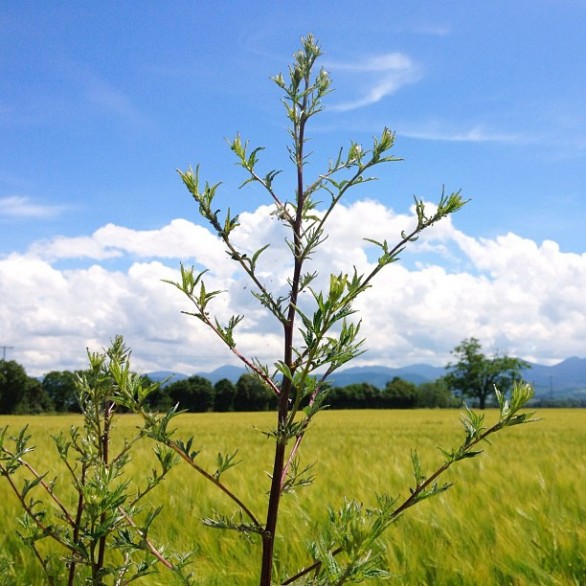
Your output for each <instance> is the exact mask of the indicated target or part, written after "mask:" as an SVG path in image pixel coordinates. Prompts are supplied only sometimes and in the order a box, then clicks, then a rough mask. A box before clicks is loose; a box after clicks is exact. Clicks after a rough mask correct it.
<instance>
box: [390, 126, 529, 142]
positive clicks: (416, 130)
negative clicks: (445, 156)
mask: <svg viewBox="0 0 586 586" xmlns="http://www.w3.org/2000/svg"><path fill="white" fill-rule="evenodd" d="M396 132H397V134H398V135H399V136H404V137H405V138H416V139H419V140H433V141H448V142H522V141H523V138H522V137H521V136H520V135H518V134H513V133H507V132H499V131H493V130H490V129H488V128H486V127H485V126H482V125H477V126H471V127H469V128H460V129H455V128H450V127H447V126H443V125H441V124H438V123H433V124H429V125H427V126H419V127H417V126H415V127H409V126H406V127H405V128H402V129H399V128H398V129H397V130H396Z"/></svg>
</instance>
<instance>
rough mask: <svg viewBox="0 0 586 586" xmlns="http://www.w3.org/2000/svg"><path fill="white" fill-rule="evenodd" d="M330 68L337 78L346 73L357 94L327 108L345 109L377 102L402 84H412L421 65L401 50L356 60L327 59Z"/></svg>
mask: <svg viewBox="0 0 586 586" xmlns="http://www.w3.org/2000/svg"><path fill="white" fill-rule="evenodd" d="M328 68H330V69H331V70H332V71H333V72H334V73H335V74H336V80H337V81H338V79H339V77H338V74H339V75H340V77H342V76H347V77H349V78H350V79H351V81H352V86H353V87H354V88H359V96H358V97H356V98H354V99H352V100H348V101H345V102H341V103H338V104H333V105H331V106H330V109H331V110H337V111H339V112H346V111H349V110H356V109H358V108H363V107H365V106H370V105H371V104H375V103H376V102H380V100H382V99H383V98H385V97H386V96H390V95H392V94H394V93H396V92H397V91H398V90H399V89H400V88H402V87H403V86H405V85H407V84H410V83H415V82H416V81H418V80H419V79H420V78H421V68H420V67H419V65H417V64H416V63H415V62H414V61H413V60H412V59H411V58H410V57H409V56H407V55H404V54H403V53H387V54H384V55H374V56H372V57H369V58H367V59H364V60H362V61H356V62H329V63H328Z"/></svg>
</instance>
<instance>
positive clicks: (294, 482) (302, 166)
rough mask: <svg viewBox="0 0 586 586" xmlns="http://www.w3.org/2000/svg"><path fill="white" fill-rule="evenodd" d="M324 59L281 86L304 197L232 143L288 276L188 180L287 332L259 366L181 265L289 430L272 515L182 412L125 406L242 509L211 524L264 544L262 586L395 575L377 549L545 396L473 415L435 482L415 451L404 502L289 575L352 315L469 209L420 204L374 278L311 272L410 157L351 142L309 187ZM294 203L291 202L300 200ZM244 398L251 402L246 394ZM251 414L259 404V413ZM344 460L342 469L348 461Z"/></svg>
mask: <svg viewBox="0 0 586 586" xmlns="http://www.w3.org/2000/svg"><path fill="white" fill-rule="evenodd" d="M320 55H321V50H320V48H319V46H318V45H317V43H316V42H315V40H314V39H313V37H312V36H311V35H310V36H308V37H307V38H306V39H303V40H302V46H301V50H299V51H298V52H297V53H295V55H294V61H293V64H292V65H291V66H290V67H289V75H288V76H287V79H286V78H285V77H284V76H282V75H277V76H276V77H275V78H274V81H275V82H276V84H277V86H278V87H279V88H280V90H281V92H282V93H283V97H282V102H283V105H284V106H285V112H286V116H287V118H288V120H289V123H290V128H289V136H290V138H291V142H290V144H289V147H288V149H289V156H290V160H291V161H292V163H293V166H294V185H293V188H292V189H291V188H282V187H281V186H280V185H277V183H278V181H277V180H276V179H277V178H278V177H279V174H280V171H279V170H276V169H273V170H270V168H269V169H268V170H267V169H261V167H262V165H261V164H260V153H261V152H262V148H260V147H259V148H254V147H249V144H248V142H247V141H243V140H242V139H241V138H240V136H239V135H237V136H236V138H235V139H234V140H232V141H231V142H230V147H231V149H232V151H233V153H234V154H235V156H236V159H237V163H238V164H239V165H240V166H241V167H242V168H243V169H244V172H245V179H244V184H255V185H256V186H258V187H259V188H260V189H262V190H263V191H264V192H266V194H267V195H268V198H269V199H270V200H271V202H272V204H273V209H272V214H273V218H274V219H275V220H276V221H279V222H280V223H281V224H282V225H283V229H284V231H285V232H286V234H287V235H286V236H285V241H286V244H287V245H288V246H287V248H286V249H285V250H286V251H287V252H286V253H285V254H284V255H283V256H282V257H281V261H280V262H281V263H282V264H281V266H279V267H278V268H279V273H280V274H283V273H285V272H286V273H287V275H288V276H286V277H284V278H283V279H282V280H280V281H279V282H277V279H276V278H274V277H276V273H275V271H274V267H275V265H274V263H273V262H272V261H271V267H272V270H271V271H267V270H266V269H267V265H266V264H265V257H264V256H263V252H265V251H266V250H267V248H269V244H265V245H264V246H261V247H260V248H259V249H257V250H254V249H251V248H250V247H248V246H247V244H248V241H247V240H246V239H238V238H234V231H235V230H236V231H238V226H239V219H238V216H237V215H234V214H233V213H232V211H231V210H230V209H228V210H226V211H225V212H222V211H221V210H219V209H218V203H217V200H215V197H216V195H217V192H218V189H219V186H220V183H209V182H204V181H200V174H199V168H198V167H196V169H195V170H193V169H189V170H187V171H185V172H180V176H181V179H182V180H183V182H184V184H185V186H186V187H187V189H188V191H189V193H190V195H191V197H192V198H193V199H194V200H195V202H196V204H197V205H198V208H199V213H200V215H201V216H202V218H203V219H205V220H206V221H207V222H208V223H209V225H210V226H211V228H212V230H213V231H214V233H215V234H216V235H217V237H218V238H219V239H220V240H221V241H222V243H223V245H224V246H225V249H226V252H227V253H228V258H230V259H231V262H235V263H237V264H238V265H239V268H240V269H241V271H242V272H243V273H244V275H245V276H246V277H247V279H249V283H250V290H251V292H252V294H253V296H254V297H255V298H256V300H257V301H258V302H259V304H260V307H261V308H263V309H264V310H266V311H267V317H268V318H269V319H273V321H274V324H275V326H277V327H279V328H280V331H281V333H282V347H281V351H280V353H279V356H275V357H274V360H271V361H269V362H268V363H267V362H263V361H261V360H260V359H258V358H257V357H255V356H250V355H247V354H245V353H243V350H242V347H241V346H239V345H238V343H239V332H238V325H239V323H240V322H241V321H242V320H243V319H244V317H243V316H242V315H232V316H231V317H226V318H225V319H224V320H223V321H222V320H220V319H219V316H217V315H216V314H215V313H214V311H213V305H214V300H215V298H216V297H218V296H219V295H220V294H221V291H219V290H214V289H213V288H211V287H210V286H209V285H210V283H209V281H208V280H207V276H206V270H203V271H201V272H198V271H196V270H195V268H191V269H190V268H188V267H185V266H181V268H180V274H179V277H178V279H177V280H176V281H174V282H171V284H172V285H174V286H175V287H176V288H177V289H178V290H180V291H181V292H182V293H183V294H184V295H185V296H186V298H187V299H188V301H189V304H190V311H189V312H185V313H187V314H189V315H191V316H192V317H193V318H195V319H196V320H198V322H199V323H200V324H204V325H205V326H206V327H208V328H209V329H210V330H211V331H212V332H214V333H215V334H216V335H217V336H218V337H219V338H220V339H221V340H222V341H223V342H224V343H225V345H226V347H227V348H228V349H229V351H231V352H232V353H233V354H234V356H236V357H237V358H238V359H239V360H240V361H242V363H243V364H244V366H245V367H246V368H247V369H248V372H249V374H248V376H249V377H252V380H255V381H256V383H258V384H259V385H260V386H261V387H262V388H263V389H264V390H265V392H267V393H272V395H273V400H274V401H276V404H277V406H276V413H275V415H276V417H275V419H276V421H275V423H274V426H273V427H272V428H270V429H268V430H266V431H265V433H266V435H267V437H268V438H270V439H271V440H272V442H273V449H274V455H273V458H272V466H271V468H270V470H269V473H268V475H267V476H268V486H262V481H261V480H259V489H260V490H261V491H262V492H263V493H268V495H269V496H268V499H267V501H266V509H263V510H262V511H261V512H260V513H259V512H258V511H257V510H256V507H255V506H252V504H251V503H248V504H247V503H245V502H244V501H243V500H242V499H241V498H240V497H239V496H238V494H237V490H236V489H235V488H234V487H232V486H231V482H230V479H229V478H228V479H225V477H224V473H225V472H227V471H228V470H229V468H231V467H232V466H234V465H235V464H236V461H235V452H233V453H227V454H222V453H219V454H218V456H217V459H216V467H215V470H214V468H210V469H206V468H204V467H203V466H204V465H203V464H200V463H199V461H198V460H197V454H198V453H199V451H198V450H197V449H194V446H193V442H194V438H193V437H190V438H189V439H187V440H180V439H179V438H178V437H177V436H176V435H175V434H174V432H173V430H172V429H171V428H170V427H169V423H170V421H171V420H172V418H173V417H175V416H176V415H177V413H176V412H174V411H170V412H168V413H167V414H164V415H161V414H156V413H152V412H149V411H148V410H147V409H145V404H144V401H142V400H141V399H140V398H137V396H136V395H134V394H131V393H128V394H127V396H126V404H127V405H128V406H130V407H132V408H133V410H134V411H135V412H137V413H139V414H140V415H141V416H142V417H143V420H144V429H143V434H144V435H147V436H149V437H152V438H153V439H155V440H157V441H158V442H161V443H163V444H165V445H166V446H167V447H169V448H170V449H172V450H173V451H174V452H175V453H177V454H178V455H179V456H180V457H181V460H182V461H184V462H186V463H187V465H189V466H190V467H191V468H192V469H193V470H194V471H196V472H197V473H198V474H200V475H202V476H203V477H204V478H205V479H206V480H207V481H209V482H211V483H213V484H214V485H215V486H216V487H217V488H218V489H219V490H220V491H221V492H222V493H223V495H224V496H225V497H226V498H228V499H230V500H231V502H232V503H233V505H234V506H235V507H236V508H237V510H236V511H235V512H234V513H233V514H229V515H226V514H223V513H219V512H217V513H215V514H213V515H211V516H210V517H206V518H205V519H204V523H205V525H206V526H209V527H214V528H216V529H230V530H234V531H238V532H243V533H245V534H247V536H249V537H252V538H254V537H255V536H257V537H258V539H259V540H260V542H261V543H260V545H261V560H260V577H259V578H260V580H259V584H260V585H261V586H270V585H271V584H275V583H277V582H278V583H280V584H283V585H286V584H293V583H298V584H300V583H305V584H309V583H311V584H314V585H315V586H318V585H321V586H325V585H329V584H337V585H341V584H345V583H358V582H361V581H364V580H365V579H368V578H377V577H382V576H388V573H387V572H385V571H384V570H383V569H382V568H381V564H382V563H383V559H382V553H381V551H380V548H379V547H378V546H377V542H378V539H379V537H380V536H381V534H382V533H383V532H384V531H385V530H386V529H387V528H388V527H390V526H391V525H392V524H393V523H394V522H395V521H396V520H397V519H398V518H399V517H401V516H402V514H403V513H404V512H405V511H406V510H407V509H409V508H410V507H412V506H414V505H415V504H417V503H418V502H421V501H422V500H425V499H428V498H430V497H433V496H436V495H438V494H440V493H442V492H443V491H444V490H446V489H447V488H448V487H449V485H447V484H445V485H441V484H439V482H438V478H439V477H440V476H441V475H442V474H443V473H444V472H445V471H446V470H447V469H448V468H450V467H451V466H452V464H454V463H455V462H458V461H460V460H463V459H468V458H471V457H474V456H476V455H478V454H479V453H480V452H479V451H478V450H477V449H475V448H476V446H477V444H478V443H479V442H482V441H484V440H485V439H486V438H487V437H488V436H489V435H491V434H493V433H495V432H497V431H500V430H501V429H504V428H505V427H509V426H511V425H517V424H520V423H524V422H525V421H527V419H528V415H527V414H521V413H519V410H520V409H521V407H522V406H523V405H524V404H525V403H526V402H527V400H528V399H529V398H530V397H531V393H532V391H531V389H530V388H529V387H526V386H521V387H518V388H516V389H515V391H514V392H513V394H512V397H511V401H510V402H508V401H505V400H504V398H503V397H502V395H499V396H498V400H499V404H500V406H501V411H500V417H499V420H498V422H497V423H496V424H494V425H492V426H488V425H485V424H484V421H483V417H482V415H478V414H476V413H474V412H471V411H468V412H466V413H465V414H464V415H463V417H462V423H463V425H464V429H465V438H464V440H463V441H462V443H461V445H459V447H457V448H456V449H452V450H444V451H443V452H442V454H443V458H444V460H443V463H442V464H441V465H439V466H438V467H437V468H436V469H435V471H423V470H422V466H421V464H420V462H419V459H418V458H417V455H416V454H415V453H413V454H412V458H411V460H412V467H413V479H414V480H413V484H412V486H411V487H409V492H408V496H406V498H405V499H396V498H393V497H391V496H389V495H388V494H386V493H383V494H380V495H376V496H375V497H374V498H375V503H376V504H375V505H374V507H368V506H365V505H364V504H363V502H364V501H363V498H362V496H363V495H359V496H358V497H357V498H356V499H355V500H348V501H346V502H345V503H344V504H343V505H342V507H341V508H340V509H339V510H333V509H329V510H328V518H329V521H328V523H326V524H325V525H324V527H320V528H319V531H316V539H315V541H314V542H313V543H312V544H311V545H310V551H311V559H310V560H309V561H308V565H306V566H305V567H304V568H302V569H301V570H298V571H296V572H295V573H293V574H291V573H290V572H288V571H287V569H286V568H284V567H282V566H281V564H280V560H279V557H278V555H275V554H276V552H275V547H283V548H285V549H286V548H287V545H288V541H287V539H288V537H287V536H283V537H281V536H280V533H281V529H282V528H281V527H279V526H278V518H279V511H280V506H281V500H282V498H286V495H287V494H289V493H292V492H295V491H296V490H297V489H300V488H301V487H304V486H307V485H308V484H311V481H312V478H313V475H312V474H311V464H309V465H307V464H304V463H303V462H302V461H301V451H302V447H304V444H303V440H304V438H305V434H306V432H307V431H308V430H310V429H311V428H312V423H313V420H314V418H315V416H316V415H317V414H318V413H319V412H320V411H321V410H322V408H323V407H324V405H327V390H328V379H329V377H330V375H332V374H333V373H334V372H335V371H336V370H337V369H338V368H340V367H341V366H343V365H345V364H347V363H348V362H349V361H351V360H352V359H353V358H355V357H356V356H358V355H359V354H361V353H362V351H363V349H362V345H363V340H362V339H361V337H360V322H359V320H355V319H354V318H353V314H354V306H355V301H356V300H357V298H358V297H360V296H361V295H362V293H364V292H365V291H366V290H367V289H368V288H370V287H371V286H372V285H373V284H374V281H375V280H376V277H377V275H378V273H379V272H380V271H382V270H384V269H385V268H386V267H389V265H392V264H393V263H394V262H396V261H397V260H398V258H399V255H400V253H401V252H402V251H403V250H404V248H405V246H407V245H408V244H409V243H410V242H412V241H414V240H416V239H417V237H418V236H419V235H420V233H421V232H423V231H424V230H426V229H427V228H429V227H431V226H432V225H433V224H435V223H436V222H438V221H439V220H441V219H442V218H445V217H447V216H449V215H451V214H452V213H454V212H456V211H458V210H459V209H460V208H461V207H462V206H463V205H464V203H465V202H464V200H463V199H462V198H461V196H460V194H459V193H457V192H456V193H452V194H450V195H447V194H442V196H441V198H440V200H439V202H438V204H437V206H434V207H433V209H432V210H431V211H430V209H429V207H428V206H426V205H425V203H424V202H423V200H421V199H417V198H416V199H415V205H414V210H415V216H416V217H415V222H414V223H413V224H412V226H411V227H410V228H409V229H408V230H404V231H402V232H400V233H399V234H392V235H389V238H392V240H391V242H390V243H389V241H387V240H386V239H382V241H374V240H369V242H370V243H371V244H372V245H373V246H374V247H375V249H376V251H377V252H376V256H377V257H376V260H375V261H374V262H373V263H371V264H370V265H369V266H367V267H365V272H364V273H363V274H361V273H359V272H358V271H357V270H356V268H352V267H351V266H350V265H349V267H348V271H347V272H345V271H341V272H339V273H334V274H329V275H328V274H326V275H321V276H320V275H318V273H317V272H316V271H315V265H314V266H311V265H310V261H311V259H312V258H314V257H315V256H316V255H317V254H318V249H320V245H321V244H323V243H324V241H326V240H327V232H326V225H327V224H328V223H329V221H330V220H332V219H333V218H334V215H333V211H334V209H335V208H336V206H337V205H338V204H339V203H340V202H341V200H342V199H343V198H344V197H345V196H346V195H347V193H348V191H349V190H351V189H352V188H353V187H355V186H358V185H361V184H363V183H365V182H368V181H371V180H372V177H371V175H370V174H371V173H372V170H373V168H374V167H376V166H378V165H381V164H386V163H390V162H393V161H397V160H399V159H397V158H396V157H394V156H392V155H391V154H390V150H391V149H392V147H393V144H394V138H395V137H394V134H393V133H392V132H391V131H390V130H389V129H386V128H385V129H384V130H383V131H382V133H381V134H380V136H378V137H376V138H374V140H373V142H372V145H371V146H370V148H364V147H363V146H362V145H361V144H358V143H356V142H350V144H349V146H348V148H347V149H346V150H344V149H339V150H338V151H337V153H336V155H335V156H334V157H333V158H332V159H331V160H330V161H329V164H328V163H326V165H325V166H324V167H323V168H322V169H320V170H318V173H317V175H316V178H314V179H313V180H312V179H311V178H308V177H307V176H306V170H307V169H308V168H309V166H308V156H309V153H308V151H307V149H306V146H307V141H308V134H307V125H308V122H309V121H310V119H312V118H313V117H314V116H315V115H317V114H319V112H321V111H322V110H323V103H322V100H323V98H324V97H325V96H326V95H327V94H328V93H329V92H330V91H331V88H330V78H329V75H328V74H327V72H326V71H325V70H323V69H321V70H319V71H316V70H315V67H314V66H315V61H316V60H317V59H318V57H319V56H320ZM280 178H281V177H279V179H280ZM285 194H290V199H287V195H285ZM285 269H287V270H286V271H285ZM267 275H270V278H269V277H267ZM249 380H251V379H248V378H246V379H244V380H243V382H242V383H241V385H240V386H241V387H246V388H245V389H244V390H246V391H247V392H248V388H249V387H251V386H252V383H250V384H249V383H248V381H249ZM244 381H246V384H245V382H244ZM244 396H246V393H244V392H243V393H242V394H241V397H244ZM238 398H239V395H238V394H237V396H236V399H238ZM251 407H252V404H251V403H249V407H248V408H251ZM306 448H309V446H306ZM337 456H339V458H340V460H341V461H342V458H343V456H344V454H343V453H340V454H338V455H337ZM326 481H327V480H326ZM320 504H321V503H320ZM288 521H289V519H288ZM298 521H299V522H304V521H302V520H301V519H299V520H298ZM289 525H290V522H288V523H287V527H284V528H287V529H289ZM286 576H289V577H286Z"/></svg>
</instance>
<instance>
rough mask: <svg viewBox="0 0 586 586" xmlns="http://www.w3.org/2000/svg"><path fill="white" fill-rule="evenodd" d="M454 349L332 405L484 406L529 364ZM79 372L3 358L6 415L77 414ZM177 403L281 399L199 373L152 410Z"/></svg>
mask: <svg viewBox="0 0 586 586" xmlns="http://www.w3.org/2000/svg"><path fill="white" fill-rule="evenodd" d="M452 354H453V355H454V356H455V357H456V361H455V362H454V363H449V364H448V365H447V366H446V375H445V376H443V377H441V378H439V379H437V380H435V381H432V382H425V383H422V384H419V385H417V384H414V383H412V382H409V381H406V380H404V379H401V378H399V377H395V378H393V379H392V380H391V381H389V382H388V383H387V384H386V385H385V387H384V388H382V389H379V388H377V387H375V386H373V385H371V384H368V383H358V384H350V385H347V386H345V387H334V388H332V389H330V390H329V392H328V397H327V404H328V405H329V406H330V408H332V409H415V408H450V407H459V406H460V405H461V404H462V402H463V400H464V399H472V402H473V403H475V404H476V405H477V406H478V407H480V408H481V409H484V408H485V407H486V406H487V405H490V404H491V397H492V396H493V394H494V387H495V386H496V387H497V388H499V390H501V391H502V392H504V393H506V392H508V391H509V390H510V389H511V387H512V385H513V383H514V382H515V381H520V380H521V373H522V371H523V369H526V368H528V366H529V365H528V364H527V363H526V362H525V361H523V360H520V359H518V358H513V357H510V356H507V355H503V356H501V355H499V354H498V353H497V354H494V355H492V356H487V355H485V354H484V353H483V352H482V346H481V344H480V342H479V341H478V340H477V339H476V338H467V339H465V340H463V341H462V342H461V343H460V344H459V345H458V346H456V347H455V348H454V350H453V351H452ZM80 374H82V371H78V372H71V371H68V370H64V371H52V372H49V373H48V374H46V375H45V376H44V377H43V378H42V380H38V379H36V378H33V377H30V376H28V375H27V374H26V371H25V369H24V367H23V366H22V365H20V364H18V363H17V362H15V361H13V360H12V361H7V360H0V413H2V414H21V413H22V414H24V413H47V412H57V413H65V412H79V410H80V409H79V405H78V400H77V384H78V383H77V380H78V378H79V375H80ZM145 379H146V380H145V382H146V383H151V382H152V381H149V380H148V377H145ZM174 405H178V406H179V408H180V409H182V410H185V411H188V412H192V413H197V412H200V413H201V412H209V411H218V412H228V411H269V410H273V409H275V408H276V398H275V395H274V393H272V392H271V391H270V390H269V389H267V388H266V386H265V385H264V384H263V383H262V381H261V380H259V378H258V377H257V376H254V375H253V374H243V375H242V376H240V378H239V379H238V381H236V383H233V382H232V381H230V380H228V379H222V380H219V381H218V382H216V383H215V384H212V383H211V381H209V380H208V379H206V378H204V377H202V376H197V375H195V376H191V377H189V378H187V379H183V380H179V381H175V382H170V383H167V384H162V385H161V386H160V388H159V389H158V390H157V391H156V392H155V393H153V394H152V395H151V397H150V407H151V408H153V409H156V410H161V411H164V410H167V409H169V408H170V407H172V406H174Z"/></svg>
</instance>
